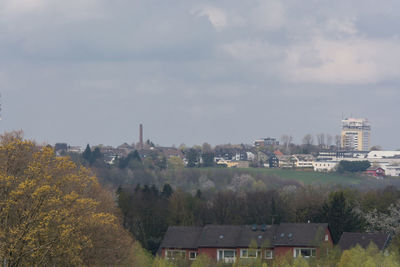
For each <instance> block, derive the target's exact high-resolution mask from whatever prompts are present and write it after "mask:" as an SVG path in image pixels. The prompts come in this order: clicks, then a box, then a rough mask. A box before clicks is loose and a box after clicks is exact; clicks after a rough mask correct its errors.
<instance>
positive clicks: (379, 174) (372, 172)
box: [365, 167, 385, 178]
mask: <svg viewBox="0 0 400 267" xmlns="http://www.w3.org/2000/svg"><path fill="white" fill-rule="evenodd" d="M365 174H367V175H369V176H374V177H376V178H383V177H384V176H385V170H384V169H382V168H381V167H370V168H368V169H367V170H366V171H365Z"/></svg>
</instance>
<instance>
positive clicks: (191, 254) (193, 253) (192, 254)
mask: <svg viewBox="0 0 400 267" xmlns="http://www.w3.org/2000/svg"><path fill="white" fill-rule="evenodd" d="M198 254H199V253H198V252H196V251H191V252H189V260H195V259H196V258H197V255H198Z"/></svg>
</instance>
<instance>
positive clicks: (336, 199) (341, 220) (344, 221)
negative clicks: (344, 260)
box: [319, 192, 362, 243]
mask: <svg viewBox="0 0 400 267" xmlns="http://www.w3.org/2000/svg"><path fill="white" fill-rule="evenodd" d="M319 220H320V222H327V223H328V224H329V228H330V231H331V234H332V239H333V242H334V243H337V242H338V241H339V239H340V237H341V235H342V234H343V232H352V231H358V232H359V231H360V230H362V221H361V218H360V217H359V216H358V215H356V214H355V213H354V212H353V207H352V206H351V205H349V203H347V201H346V198H345V196H344V194H343V192H335V193H333V195H332V197H331V199H330V200H329V201H327V202H325V203H324V205H323V206H322V208H321V211H320V217H319Z"/></svg>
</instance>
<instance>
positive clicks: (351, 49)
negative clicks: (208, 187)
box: [0, 0, 400, 149]
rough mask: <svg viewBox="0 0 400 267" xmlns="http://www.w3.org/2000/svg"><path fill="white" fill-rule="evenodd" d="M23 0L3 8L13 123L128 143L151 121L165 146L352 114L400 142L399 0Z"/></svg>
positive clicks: (1, 44)
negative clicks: (399, 117) (397, 121)
mask: <svg viewBox="0 0 400 267" xmlns="http://www.w3.org/2000/svg"><path fill="white" fill-rule="evenodd" d="M11 2H13V3H14V4H11ZM28 2H29V3H30V4H29V3H28ZM15 3H16V1H11V0H4V1H2V3H0V91H1V92H2V95H3V106H4V111H3V118H4V120H3V121H1V122H0V129H1V130H12V129H19V128H23V129H24V130H25V132H26V134H27V136H28V137H33V138H35V139H37V140H38V141H47V142H50V143H54V142H58V141H67V142H69V143H71V144H81V145H82V144H85V143H87V142H90V143H91V144H96V143H104V144H113V145H118V144H120V143H122V142H134V141H137V139H138V134H137V125H138V124H139V123H141V122H142V123H144V125H145V134H146V136H147V137H148V138H151V139H152V140H154V141H155V142H156V143H159V144H163V145H169V144H180V143H182V142H184V143H187V144H195V143H202V142H205V141H207V142H210V143H213V144H216V143H227V142H232V143H241V142H250V141H251V140H252V139H253V138H256V137H260V136H275V137H278V138H279V136H280V135H281V134H292V135H293V136H295V137H296V140H297V141H298V142H300V140H301V138H302V135H304V134H306V133H308V132H311V133H318V132H327V133H330V134H332V135H334V134H336V133H338V131H339V127H340V119H341V114H342V113H344V114H345V115H349V114H358V115H359V116H362V117H369V118H370V120H371V121H372V122H373V125H375V126H374V130H373V131H374V133H373V143H374V144H381V145H383V146H384V147H387V148H390V149H396V148H400V143H399V141H398V138H397V137H396V136H395V135H394V134H391V132H398V130H399V129H393V120H394V115H393V114H398V113H399V107H398V105H397V104H396V103H398V102H399V100H400V99H399V98H400V93H399V92H398V89H397V88H398V85H399V80H398V77H399V73H398V70H399V69H400V66H399V63H398V62H400V60H398V59H399V57H400V42H399V41H398V37H396V34H397V33H396V31H397V28H398V27H397V21H396V19H395V18H396V17H398V15H400V14H398V13H399V10H400V9H399V8H398V7H399V4H398V1H395V0H389V1H384V2H382V1H377V0H366V1H361V0H357V1H351V3H350V2H349V1H344V0H343V1H325V0H324V1H317V0H310V1H306V2H304V1H300V0H290V1H284V2H283V1H275V0H274V1H261V0H257V1H256V0H254V1H239V0H221V1H202V2H201V3H199V2H198V1H193V0H188V1H176V0H175V1H155V0H148V1H144V0H134V1H127V0H116V1H106V0H96V1H93V0H85V1H81V0H70V1H62V0H57V1H56V0H52V1H51V0H35V1H23V0H21V1H20V2H19V6H18V5H15ZM13 5H14V6H13ZM207 12H208V13H207ZM210 12H211V13H210ZM213 12H214V13H213ZM213 16H214V17H213ZM219 16H220V17H219ZM221 16H222V17H221ZM344 96H346V97H344ZM355 99H357V101H355ZM377 99H381V100H382V101H384V102H385V103H386V104H385V108H381V107H378V105H376V104H374V103H376V100H377ZM396 127H397V126H396ZM384 129H391V131H385V130H384Z"/></svg>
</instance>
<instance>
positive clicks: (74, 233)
mask: <svg viewBox="0 0 400 267" xmlns="http://www.w3.org/2000/svg"><path fill="white" fill-rule="evenodd" d="M116 214H117V211H116V208H115V204H114V201H113V198H112V196H111V195H110V194H109V193H107V192H106V191H104V190H103V189H102V188H101V186H100V185H99V183H98V182H97V179H96V178H95V177H93V176H92V175H91V173H90V172H89V171H88V170H87V169H85V168H79V167H77V166H76V165H75V164H74V163H73V162H72V161H70V160H69V159H68V158H65V157H56V156H55V154H54V151H53V149H52V148H50V147H39V146H37V145H35V144H34V143H33V142H31V141H25V140H23V139H22V138H21V137H20V135H19V134H15V133H11V134H6V135H4V136H1V137H0V259H1V261H2V264H4V265H5V266H47V265H52V266H88V265H111V264H112V265H115V264H118V263H120V264H122V261H123V260H124V259H126V258H127V256H128V253H129V249H130V246H131V239H130V237H129V235H128V234H127V233H126V232H125V231H124V230H123V229H122V227H121V224H120V222H119V220H118V218H117V216H116Z"/></svg>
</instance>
